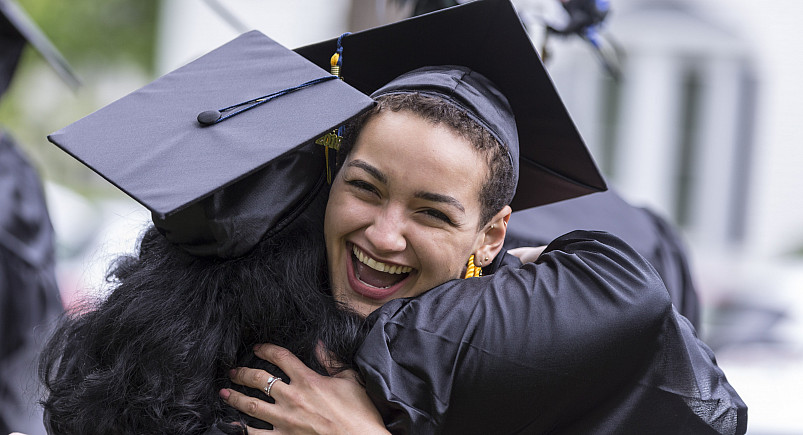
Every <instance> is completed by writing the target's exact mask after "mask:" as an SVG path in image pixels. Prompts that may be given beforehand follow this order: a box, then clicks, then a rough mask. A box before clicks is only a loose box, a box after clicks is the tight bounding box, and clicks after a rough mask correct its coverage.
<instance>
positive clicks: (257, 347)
mask: <svg viewBox="0 0 803 435" xmlns="http://www.w3.org/2000/svg"><path fill="white" fill-rule="evenodd" d="M260 349H262V344H255V345H254V352H259V350H260Z"/></svg>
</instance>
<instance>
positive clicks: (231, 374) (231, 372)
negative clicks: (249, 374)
mask: <svg viewBox="0 0 803 435" xmlns="http://www.w3.org/2000/svg"><path fill="white" fill-rule="evenodd" d="M235 376H237V369H231V370H229V377H230V378H233V377H235Z"/></svg>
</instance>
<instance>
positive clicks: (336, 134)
mask: <svg viewBox="0 0 803 435" xmlns="http://www.w3.org/2000/svg"><path fill="white" fill-rule="evenodd" d="M350 34H351V32H346V33H344V34H342V35H340V37H338V38H337V50H335V54H333V55H332V57H331V59H329V66H330V70H329V72H331V73H332V75H333V76H335V77H337V78H340V79H342V78H343V77H342V76H341V75H340V67H341V66H343V37H345V36H348V35H350ZM342 138H343V126H342V125H341V126H340V127H338V128H337V130H333V131H332V132H331V133H327V134H325V135H323V136H321V137H319V138H318V139H317V140H316V141H315V143H316V144H318V145H323V155H324V158H325V159H326V182H327V183H329V184H332V165H331V163H330V161H329V148H332V149H334V150H335V151H337V150H339V149H340V140H341V139H342Z"/></svg>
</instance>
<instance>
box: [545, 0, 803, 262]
mask: <svg viewBox="0 0 803 435" xmlns="http://www.w3.org/2000/svg"><path fill="white" fill-rule="evenodd" d="M612 3H613V8H614V11H613V13H612V15H611V17H610V19H609V21H608V25H607V33H609V34H611V35H613V37H614V38H615V40H616V41H618V43H619V44H620V45H621V47H622V48H623V50H624V52H625V56H624V60H623V79H622V81H621V82H620V83H618V84H617V83H614V82H613V81H612V80H610V79H609V78H607V77H605V75H604V72H603V71H602V69H601V68H600V67H599V66H597V65H595V60H594V59H593V58H592V56H591V55H590V52H589V50H588V48H587V47H585V46H582V44H580V43H579V42H578V41H574V42H572V43H565V44H555V47H553V50H552V51H553V52H554V53H555V56H554V61H553V62H552V63H551V64H550V71H551V73H552V75H553V78H554V79H555V81H556V83H557V85H558V87H559V88H560V90H561V93H562V95H563V96H564V98H565V101H566V104H567V106H568V107H569V109H570V111H571V112H572V113H573V115H574V116H575V120H576V122H577V124H578V127H579V128H580V130H581V131H582V132H583V133H584V136H585V137H586V139H587V141H588V143H589V146H590V147H591V149H592V152H593V153H594V154H595V157H596V158H597V160H598V161H599V162H600V165H601V167H602V168H603V170H604V171H605V172H606V173H607V174H608V176H609V177H610V179H611V180H612V182H613V184H615V185H617V186H618V187H619V188H620V189H621V191H622V192H623V193H624V195H625V196H626V197H627V198H628V199H630V200H631V201H632V202H634V203H638V204H643V205H648V206H650V207H652V208H654V209H656V210H658V211H660V212H662V213H663V214H664V215H665V216H666V217H668V218H670V219H671V220H673V221H674V222H675V223H677V224H678V225H680V226H681V227H682V228H684V230H685V231H686V234H687V235H688V237H689V239H690V241H691V242H692V244H694V245H695V246H700V247H702V249H704V250H706V251H708V250H711V249H713V250H722V251H730V252H731V253H733V250H734V249H735V250H736V251H737V252H738V251H740V250H741V251H744V252H745V254H747V253H749V255H750V257H751V258H771V257H775V256H777V255H780V254H784V253H788V252H790V251H791V250H793V249H796V248H799V247H800V246H801V245H803V206H801V200H800V197H801V194H800V191H801V188H803V176H800V175H798V170H797V168H799V167H801V165H803V148H801V146H800V144H801V143H803V131H801V130H800V129H799V128H797V124H798V123H799V121H798V119H799V118H800V116H801V115H803V109H802V108H801V106H800V104H799V101H800V98H801V97H803V94H801V87H803V85H801V83H800V79H799V77H801V73H803V63H802V62H801V61H800V57H799V56H797V55H796V53H798V52H799V49H800V48H802V47H800V45H801V44H800V42H801V40H802V38H801V37H802V36H803V35H801V31H800V30H799V22H798V21H797V20H796V18H793V17H799V16H801V15H800V14H801V13H803V2H797V1H794V0H790V1H776V2H755V1H746V0H730V1H720V0H706V1H695V2H686V1H682V0H675V1H653V0H619V1H613V2H612Z"/></svg>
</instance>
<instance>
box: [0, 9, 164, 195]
mask: <svg viewBox="0 0 803 435" xmlns="http://www.w3.org/2000/svg"><path fill="white" fill-rule="evenodd" d="M16 1H17V3H18V4H19V5H20V7H21V8H22V9H23V10H24V11H25V12H26V13H27V14H28V15H29V16H30V18H31V20H32V21H33V22H34V23H36V25H37V26H38V27H39V28H40V29H42V31H43V32H44V33H45V35H46V36H47V37H48V39H50V41H51V42H52V43H53V45H55V46H56V48H57V49H58V50H59V51H60V52H61V54H62V55H64V57H65V58H66V59H67V61H68V63H69V64H70V65H71V66H72V68H73V70H74V71H75V72H76V73H77V75H78V77H79V79H81V81H82V82H83V84H82V86H81V88H80V89H78V90H77V91H75V92H71V91H70V89H69V87H68V86H67V85H66V84H64V83H62V82H61V81H60V80H59V78H58V76H57V75H56V73H55V72H54V71H52V70H50V68H49V66H48V65H47V63H46V61H45V60H44V59H43V58H42V56H41V55H40V54H39V53H38V52H36V50H35V49H34V48H33V47H31V46H30V45H29V46H28V47H26V49H25V51H23V55H22V59H21V60H20V63H19V65H18V66H17V70H16V72H15V76H14V79H13V80H12V81H11V86H10V87H9V89H8V91H7V92H6V93H5V94H4V95H3V96H2V99H0V126H2V128H3V129H4V130H6V131H8V132H10V133H11V135H12V136H14V137H15V138H16V140H17V142H18V143H19V145H20V146H21V147H22V148H23V150H24V151H25V152H26V153H27V154H28V156H29V158H30V159H31V160H32V161H33V163H34V165H35V166H36V167H38V168H39V170H40V173H41V175H42V176H43V177H44V178H48V179H51V180H55V181H58V182H60V183H63V184H67V185H69V186H71V187H72V188H74V189H76V190H79V191H82V192H87V191H92V190H95V189H100V190H102V191H113V190H114V189H109V186H108V183H104V182H102V180H100V178H99V177H96V176H94V174H92V173H91V171H88V170H87V169H86V168H84V167H83V166H82V165H81V164H80V163H78V162H76V161H75V160H74V159H72V158H70V157H69V156H67V155H66V154H65V153H62V152H59V151H57V150H56V149H55V147H54V146H53V145H51V144H49V143H48V142H47V139H46V136H47V135H48V134H49V133H51V132H53V131H56V130H57V129H59V128H62V127H64V126H65V125H67V124H69V123H71V122H73V121H75V120H77V119H79V118H80V117H82V116H84V115H86V114H88V113H90V112H92V111H94V110H97V109H98V108H100V107H101V106H102V105H104V104H108V103H109V102H111V101H110V100H113V99H116V98H119V97H121V96H122V95H124V94H125V93H127V92H130V91H131V90H133V89H135V88H136V87H138V86H141V85H142V84H144V83H143V82H146V81H147V80H149V79H150V78H151V77H152V75H153V74H154V73H153V71H154V58H155V56H154V54H155V51H156V42H157V41H156V39H157V35H156V33H157V22H158V19H157V18H158V11H159V6H160V1H159V0H16ZM168 1H169V0H168ZM131 77H135V78H136V79H135V80H133V81H132V79H131ZM137 80H139V81H137ZM110 85H113V86H116V87H112V88H110ZM132 86H133V87H132Z"/></svg>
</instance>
